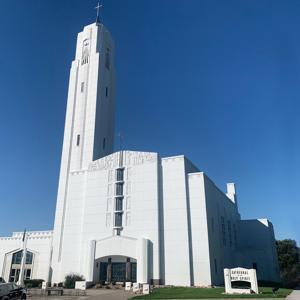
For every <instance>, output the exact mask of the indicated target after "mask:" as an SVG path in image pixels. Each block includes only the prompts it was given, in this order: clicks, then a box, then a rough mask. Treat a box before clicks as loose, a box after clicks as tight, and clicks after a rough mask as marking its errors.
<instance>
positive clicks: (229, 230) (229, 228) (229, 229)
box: [227, 221, 232, 247]
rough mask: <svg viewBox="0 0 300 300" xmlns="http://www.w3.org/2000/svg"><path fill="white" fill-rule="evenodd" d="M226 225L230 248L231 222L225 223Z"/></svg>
mask: <svg viewBox="0 0 300 300" xmlns="http://www.w3.org/2000/svg"><path fill="white" fill-rule="evenodd" d="M227 225H228V237H229V246H230V247H231V246H232V234H231V222H230V221H228V222H227Z"/></svg>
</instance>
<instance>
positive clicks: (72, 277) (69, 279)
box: [64, 273, 85, 289]
mask: <svg viewBox="0 0 300 300" xmlns="http://www.w3.org/2000/svg"><path fill="white" fill-rule="evenodd" d="M84 280H85V279H84V277H83V276H82V275H80V274H75V273H71V274H68V275H66V277H65V282H64V287H65V288H66V289H74V288H75V282H76V281H84Z"/></svg>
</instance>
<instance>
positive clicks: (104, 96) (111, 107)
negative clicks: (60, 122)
mask: <svg viewBox="0 0 300 300" xmlns="http://www.w3.org/2000/svg"><path fill="white" fill-rule="evenodd" d="M114 77H115V73H114V43H113V40H112V38H111V35H110V33H109V32H108V31H107V29H106V28H105V27H104V26H103V25H102V24H100V23H98V22H96V23H94V24H91V25H88V26H86V27H84V30H83V31H82V32H80V33H79V34H78V37H77V46H76V56H75V60H74V61H73V62H72V66H71V70H70V80H69V91H68V101H67V111H66V120H65V131H64V140H63V150H62V158H61V167H60V177H59V187H58V195H57V204H56V215H55V224H54V238H53V257H52V266H53V267H54V270H53V271H54V276H55V274H57V272H59V269H60V266H59V265H60V261H61V253H62V249H63V247H64V231H65V218H66V207H67V206H68V201H69V199H68V185H69V176H70V174H71V173H72V172H82V171H85V170H86V169H87V168H88V165H89V164H90V163H91V162H92V161H94V160H97V159H99V158H101V157H104V156H106V155H108V154H111V153H112V152H113V141H114V112H115V99H114V96H115V85H114Z"/></svg>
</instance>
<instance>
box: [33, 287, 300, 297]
mask: <svg viewBox="0 0 300 300" xmlns="http://www.w3.org/2000/svg"><path fill="white" fill-rule="evenodd" d="M133 295H134V294H133V293H131V292H125V291H124V288H122V289H119V290H111V289H88V290H87V295H86V296H84V297H68V296H62V297H55V296H51V297H48V298H45V297H35V296H34V297H31V299H32V300H40V299H41V300H45V299H49V300H127V299H128V298H130V297H132V296H133ZM29 299H30V298H29ZM275 299H276V300H280V299H282V300H283V298H275ZM186 300H188V299H186ZM201 300H206V299H201ZM207 300H211V299H207ZM226 300H247V299H237V298H236V299H230V298H228V299H226ZM257 300H259V299H257ZM261 300H274V298H270V299H268V298H263V299H261ZM286 300H300V290H294V291H293V292H292V293H291V294H290V295H289V296H288V297H287V298H286Z"/></svg>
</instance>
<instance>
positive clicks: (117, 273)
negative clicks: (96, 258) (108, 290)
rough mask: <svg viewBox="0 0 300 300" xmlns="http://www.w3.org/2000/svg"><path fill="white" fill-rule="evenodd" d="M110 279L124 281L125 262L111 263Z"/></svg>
mask: <svg viewBox="0 0 300 300" xmlns="http://www.w3.org/2000/svg"><path fill="white" fill-rule="evenodd" d="M111 279H112V281H113V282H124V281H126V263H112V278H111Z"/></svg>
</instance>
